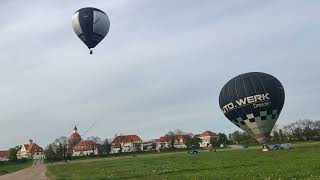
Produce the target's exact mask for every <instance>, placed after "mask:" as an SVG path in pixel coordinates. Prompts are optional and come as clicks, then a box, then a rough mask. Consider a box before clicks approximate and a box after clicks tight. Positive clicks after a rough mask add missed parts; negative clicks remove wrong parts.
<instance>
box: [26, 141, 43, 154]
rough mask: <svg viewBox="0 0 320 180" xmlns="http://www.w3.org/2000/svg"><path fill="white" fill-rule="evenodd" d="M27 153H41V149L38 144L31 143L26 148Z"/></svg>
mask: <svg viewBox="0 0 320 180" xmlns="http://www.w3.org/2000/svg"><path fill="white" fill-rule="evenodd" d="M26 148H27V147H26ZM27 151H29V152H31V153H34V152H43V149H42V147H40V146H39V145H38V144H36V143H32V144H30V145H29V144H28V148H27Z"/></svg>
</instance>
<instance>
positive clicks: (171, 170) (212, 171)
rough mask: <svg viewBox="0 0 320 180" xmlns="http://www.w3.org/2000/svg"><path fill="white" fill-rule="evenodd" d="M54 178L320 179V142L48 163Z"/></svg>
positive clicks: (49, 172)
mask: <svg viewBox="0 0 320 180" xmlns="http://www.w3.org/2000/svg"><path fill="white" fill-rule="evenodd" d="M47 168H48V175H49V177H51V178H53V179H99V180H102V179H153V180H156V179H179V180H180V179H320V143H319V142H318V143H303V144H301V143H299V144H297V145H295V149H291V150H279V151H270V152H260V151H258V150H257V149H247V150H237V151H230V150H227V151H218V152H202V153H201V154H199V155H188V154H186V153H185V152H183V153H181V152H180V153H163V154H161V153H160V154H149V155H140V156H138V155H137V156H134V157H133V156H124V157H116V158H106V159H100V160H97V159H96V160H92V161H90V160H87V161H85V160H84V161H74V162H72V163H70V164H61V163H60V164H52V165H48V166H47Z"/></svg>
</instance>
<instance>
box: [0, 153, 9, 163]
mask: <svg viewBox="0 0 320 180" xmlns="http://www.w3.org/2000/svg"><path fill="white" fill-rule="evenodd" d="M0 161H9V151H0Z"/></svg>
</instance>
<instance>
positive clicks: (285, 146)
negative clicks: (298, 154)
mask: <svg viewBox="0 0 320 180" xmlns="http://www.w3.org/2000/svg"><path fill="white" fill-rule="evenodd" d="M281 149H291V144H290V143H284V144H281Z"/></svg>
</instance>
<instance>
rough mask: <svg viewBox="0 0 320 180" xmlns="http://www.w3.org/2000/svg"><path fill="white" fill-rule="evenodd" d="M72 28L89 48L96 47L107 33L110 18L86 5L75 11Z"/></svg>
mask: <svg viewBox="0 0 320 180" xmlns="http://www.w3.org/2000/svg"><path fill="white" fill-rule="evenodd" d="M72 28H73V31H74V32H75V33H76V34H77V36H78V37H79V38H80V39H81V41H83V42H84V44H85V45H86V46H87V47H88V48H89V49H91V48H94V47H96V45H97V44H99V43H100V42H101V41H102V40H103V38H104V37H105V36H106V35H107V34H108V32H109V28H110V20H109V18H108V16H107V14H106V13H105V12H103V11H101V10H100V9H97V8H92V7H86V8H82V9H79V10H78V11H76V12H75V13H74V15H73V17H72Z"/></svg>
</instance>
